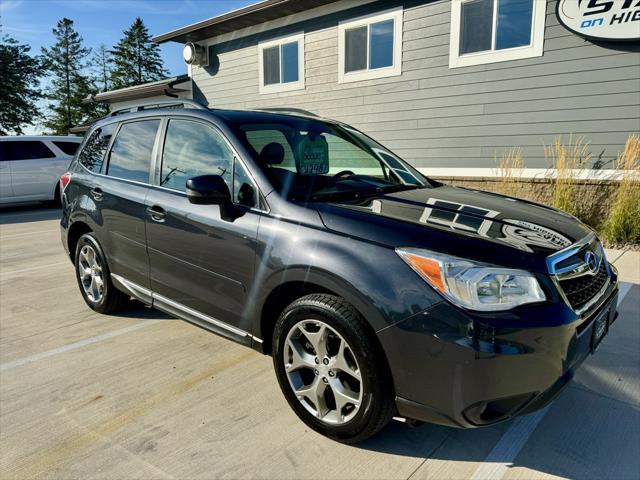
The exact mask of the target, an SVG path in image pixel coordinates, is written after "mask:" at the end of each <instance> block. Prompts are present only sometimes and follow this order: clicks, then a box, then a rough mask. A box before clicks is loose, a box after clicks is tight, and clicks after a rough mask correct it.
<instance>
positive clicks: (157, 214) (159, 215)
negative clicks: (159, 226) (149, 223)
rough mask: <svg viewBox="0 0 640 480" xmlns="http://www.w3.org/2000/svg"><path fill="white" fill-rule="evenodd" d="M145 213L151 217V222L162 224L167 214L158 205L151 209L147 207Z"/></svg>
mask: <svg viewBox="0 0 640 480" xmlns="http://www.w3.org/2000/svg"><path fill="white" fill-rule="evenodd" d="M147 213H148V214H149V216H150V217H151V220H153V221H154V222H160V223H162V222H164V220H165V218H166V217H167V212H166V211H165V209H164V208H162V207H161V206H159V205H153V206H152V207H147Z"/></svg>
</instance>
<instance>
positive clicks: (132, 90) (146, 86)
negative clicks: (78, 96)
mask: <svg viewBox="0 0 640 480" xmlns="http://www.w3.org/2000/svg"><path fill="white" fill-rule="evenodd" d="M188 80H190V77H189V75H188V74H186V73H185V74H182V75H177V76H175V77H170V78H165V79H162V80H157V81H155V82H149V83H143V84H140V85H134V86H133V87H125V88H119V89H117V90H109V91H107V92H100V93H97V94H95V95H89V96H87V97H85V98H83V99H82V103H95V102H111V101H114V100H128V99H131V98H140V97H145V96H152V95H154V94H158V93H163V92H165V91H168V92H169V93H176V92H182V91H185V90H183V89H178V88H175V86H176V85H178V84H180V83H184V82H186V81H188Z"/></svg>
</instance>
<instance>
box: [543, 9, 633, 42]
mask: <svg viewBox="0 0 640 480" xmlns="http://www.w3.org/2000/svg"><path fill="white" fill-rule="evenodd" d="M556 13H557V15H558V19H559V20H560V23H562V24H563V25H564V26H565V27H567V28H568V29H569V30H571V31H572V32H574V33H577V34H578V35H581V36H583V37H586V38H589V39H592V40H605V41H633V40H640V0H558V6H557V10H556Z"/></svg>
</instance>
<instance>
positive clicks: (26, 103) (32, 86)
mask: <svg viewBox="0 0 640 480" xmlns="http://www.w3.org/2000/svg"><path fill="white" fill-rule="evenodd" d="M30 50H31V47H30V46H29V45H22V44H20V43H18V41H17V40H15V39H14V38H11V37H9V36H8V35H5V36H3V37H2V38H1V39H0V78H1V79H2V86H1V87H0V135H8V134H15V135H21V134H22V133H23V131H22V127H23V126H25V125H32V124H33V123H34V120H36V119H37V118H38V117H40V112H39V111H38V107H37V105H36V102H37V100H38V99H39V98H40V96H41V92H40V90H39V89H38V79H39V78H40V75H41V69H40V60H39V59H38V58H37V57H32V56H30V55H29V51H30Z"/></svg>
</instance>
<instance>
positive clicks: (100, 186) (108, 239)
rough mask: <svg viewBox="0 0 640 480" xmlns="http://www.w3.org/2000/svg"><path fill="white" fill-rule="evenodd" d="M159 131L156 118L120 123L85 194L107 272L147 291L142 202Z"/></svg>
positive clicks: (146, 262) (146, 188)
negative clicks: (97, 222) (101, 171)
mask: <svg viewBox="0 0 640 480" xmlns="http://www.w3.org/2000/svg"><path fill="white" fill-rule="evenodd" d="M159 126H160V120H159V119H149V120H138V121H132V122H127V123H123V124H122V125H121V127H120V129H119V130H118V132H117V134H116V138H115V140H113V143H112V146H111V149H110V151H109V153H108V154H107V167H106V176H102V175H101V176H95V177H94V182H95V183H94V185H93V186H92V188H91V192H90V195H91V197H92V198H93V201H95V203H96V206H97V207H96V208H97V209H99V210H100V219H101V221H102V232H103V233H102V237H103V238H104V245H103V247H104V248H105V250H106V254H107V258H108V260H109V267H110V268H111V272H112V273H114V274H116V275H120V276H122V277H124V278H125V279H126V280H128V281H130V282H133V283H134V284H136V285H139V286H142V287H144V288H147V289H148V288H149V258H148V256H147V247H146V235H145V217H146V207H145V199H146V196H147V193H148V191H149V178H150V172H151V163H152V162H151V159H152V158H153V156H154V155H155V148H156V146H155V145H156V137H157V135H158V127H159Z"/></svg>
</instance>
